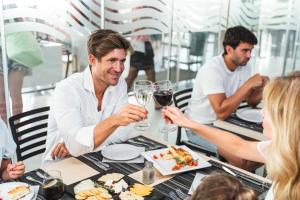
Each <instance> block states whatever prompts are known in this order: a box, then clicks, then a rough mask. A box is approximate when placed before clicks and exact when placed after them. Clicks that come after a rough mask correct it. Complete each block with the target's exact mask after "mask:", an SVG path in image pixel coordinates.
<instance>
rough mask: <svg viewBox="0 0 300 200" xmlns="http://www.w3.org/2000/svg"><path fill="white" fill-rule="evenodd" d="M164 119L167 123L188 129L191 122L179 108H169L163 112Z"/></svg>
mask: <svg viewBox="0 0 300 200" xmlns="http://www.w3.org/2000/svg"><path fill="white" fill-rule="evenodd" d="M162 112H163V118H164V119H165V121H166V122H167V123H172V124H176V125H178V126H181V127H184V128H188V125H189V124H190V123H191V120H190V119H188V118H187V117H186V116H185V115H184V114H183V113H182V112H181V111H180V110H179V109H178V108H176V107H172V106H167V107H166V108H165V109H163V110H162Z"/></svg>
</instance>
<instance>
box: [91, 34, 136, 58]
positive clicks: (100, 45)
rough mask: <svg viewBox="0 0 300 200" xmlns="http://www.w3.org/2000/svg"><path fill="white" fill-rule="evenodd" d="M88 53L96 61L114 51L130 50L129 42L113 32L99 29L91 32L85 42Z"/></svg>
mask: <svg viewBox="0 0 300 200" xmlns="http://www.w3.org/2000/svg"><path fill="white" fill-rule="evenodd" d="M87 46H88V53H89V54H92V55H94V56H95V57H96V58H97V59H98V60H101V58H102V57H103V56H105V55H107V54H108V53H109V52H111V51H112V50H114V49H124V50H125V51H127V50H130V49H131V45H130V42H129V41H128V40H126V39H125V38H124V37H123V36H121V35H120V34H119V33H117V32H116V31H113V30H109V29H100V30H97V31H95V32H93V33H92V34H91V35H90V37H89V39H88V42H87Z"/></svg>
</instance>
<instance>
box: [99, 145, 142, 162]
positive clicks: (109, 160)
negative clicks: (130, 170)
mask: <svg viewBox="0 0 300 200" xmlns="http://www.w3.org/2000/svg"><path fill="white" fill-rule="evenodd" d="M136 150H137V151H138V152H139V153H140V154H142V153H143V152H145V147H136ZM102 162H107V163H109V162H113V163H144V157H143V156H138V157H137V158H134V159H131V160H111V159H108V158H105V157H103V159H102Z"/></svg>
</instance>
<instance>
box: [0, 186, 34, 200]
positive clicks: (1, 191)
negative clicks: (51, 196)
mask: <svg viewBox="0 0 300 200" xmlns="http://www.w3.org/2000/svg"><path fill="white" fill-rule="evenodd" d="M21 185H28V184H27V183H22V182H8V183H2V184H0V196H1V197H2V198H3V200H7V199H8V196H7V192H8V191H10V190H11V189H13V188H14V187H17V186H21ZM29 189H30V192H29V194H27V195H26V196H24V197H22V198H21V199H20V200H31V199H33V197H34V190H33V188H32V187H31V186H29Z"/></svg>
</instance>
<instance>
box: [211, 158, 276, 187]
mask: <svg viewBox="0 0 300 200" xmlns="http://www.w3.org/2000/svg"><path fill="white" fill-rule="evenodd" d="M209 163H210V164H212V165H213V166H214V167H217V168H219V169H223V170H224V171H226V172H228V173H229V174H231V175H233V174H235V175H233V176H235V177H238V178H241V179H244V180H245V181H248V182H250V183H253V184H255V185H258V186H260V187H265V188H270V187H271V184H269V183H266V182H263V181H260V180H257V179H255V178H252V177H250V176H249V175H247V174H243V173H242V172H237V171H236V170H235V172H233V170H231V169H229V168H228V167H225V166H223V165H222V164H220V163H218V162H215V161H213V160H210V161H209ZM225 169H226V170H225ZM229 171H230V172H229Z"/></svg>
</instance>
